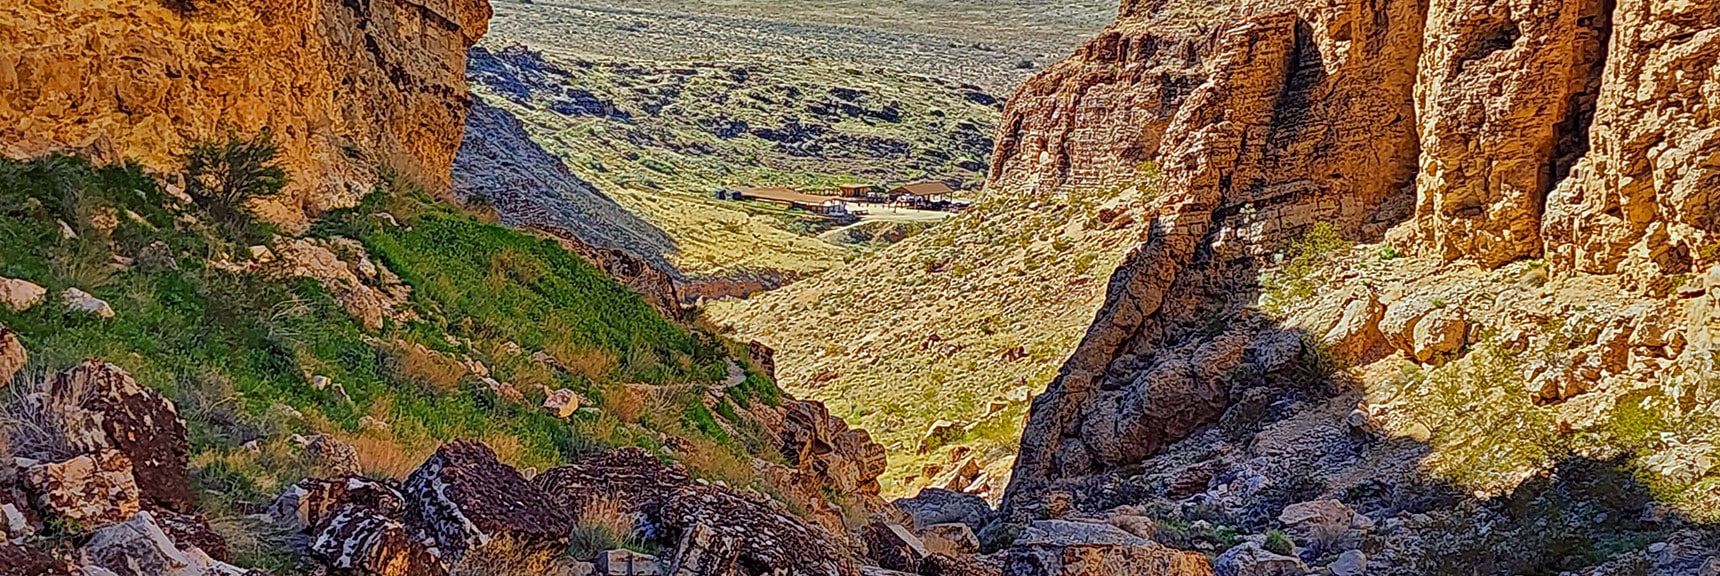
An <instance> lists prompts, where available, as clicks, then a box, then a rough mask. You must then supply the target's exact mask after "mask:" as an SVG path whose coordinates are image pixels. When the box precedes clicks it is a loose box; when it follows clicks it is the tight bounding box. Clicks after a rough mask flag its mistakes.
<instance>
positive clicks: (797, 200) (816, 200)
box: [731, 186, 848, 216]
mask: <svg viewBox="0 0 1720 576" xmlns="http://www.w3.org/2000/svg"><path fill="white" fill-rule="evenodd" d="M737 195H738V196H739V197H738V198H735V199H736V200H758V201H761V202H772V203H776V204H782V205H784V206H787V207H789V208H799V209H801V210H807V211H810V212H815V213H818V214H823V215H825V216H847V215H848V202H847V201H845V200H843V199H841V198H835V197H831V196H817V195H813V194H807V193H804V192H800V191H798V190H794V189H792V188H783V187H780V186H776V187H769V188H744V189H741V190H739V191H737V192H733V193H731V197H733V196H737Z"/></svg>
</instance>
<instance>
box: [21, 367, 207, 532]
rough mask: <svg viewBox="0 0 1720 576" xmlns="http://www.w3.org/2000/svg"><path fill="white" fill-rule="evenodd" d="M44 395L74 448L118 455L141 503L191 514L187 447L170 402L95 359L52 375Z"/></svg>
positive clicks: (181, 423)
mask: <svg viewBox="0 0 1720 576" xmlns="http://www.w3.org/2000/svg"><path fill="white" fill-rule="evenodd" d="M47 396H48V399H49V401H48V406H49V408H50V409H51V410H52V411H54V413H55V418H56V419H57V420H58V423H59V425H60V428H61V429H62V430H63V431H65V433H66V435H67V436H66V440H67V442H68V444H70V445H71V446H72V447H73V448H76V449H78V450H81V451H83V452H85V453H89V454H100V453H104V452H106V451H109V450H112V451H117V452H119V453H120V454H123V455H124V456H125V457H126V458H127V459H129V460H130V465H129V468H130V469H131V472H130V474H131V475H132V476H134V477H135V478H136V481H137V489H138V490H139V491H140V493H141V495H142V497H143V500H144V501H145V502H146V503H148V504H149V505H151V506H159V507H162V508H167V509H169V510H175V511H180V512H187V511H190V510H191V508H192V500H191V492H190V489H189V483H188V481H187V479H186V476H185V466H186V464H187V462H188V459H189V457H190V453H191V445H190V442H189V441H188V440H187V439H186V430H185V422H184V421H182V420H180V419H179V410H178V409H177V408H175V407H174V405H173V403H172V402H169V401H167V399H166V398H162V397H161V395H160V394H157V393H156V392H155V391H154V390H150V389H148V388H144V387H142V386H139V385H138V383H137V381H135V380H132V378H131V376H130V375H127V374H126V373H125V371H123V370H121V369H120V368H119V367H118V366H115V365H113V364H108V363H105V362H99V361H95V360H90V361H86V362H84V363H83V364H80V365H78V366H77V367H75V368H72V369H71V370H67V371H65V372H62V373H60V374H57V375H55V376H54V377H53V378H52V379H51V380H49V381H48V384H47Z"/></svg>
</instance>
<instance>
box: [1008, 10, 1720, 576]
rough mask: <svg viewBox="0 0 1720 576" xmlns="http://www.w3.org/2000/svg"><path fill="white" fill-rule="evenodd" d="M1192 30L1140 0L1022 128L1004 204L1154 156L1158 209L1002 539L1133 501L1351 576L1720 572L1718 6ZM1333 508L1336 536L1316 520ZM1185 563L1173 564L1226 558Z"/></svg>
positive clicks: (1014, 488) (1036, 98)
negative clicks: (1360, 574) (1010, 197)
mask: <svg viewBox="0 0 1720 576" xmlns="http://www.w3.org/2000/svg"><path fill="white" fill-rule="evenodd" d="M1197 4H1199V3H1192V2H1177V1H1174V0H1173V1H1169V2H1142V3H1135V2H1126V3H1124V5H1123V13H1122V16H1121V18H1120V20H1119V23H1118V24H1116V25H1115V26H1113V28H1111V29H1110V30H1108V31H1107V32H1106V33H1105V34H1103V35H1101V36H1100V37H1099V38H1097V39H1095V40H1094V41H1093V42H1091V43H1089V44H1088V45H1087V46H1086V47H1084V48H1083V49H1082V50H1081V51H1079V52H1078V53H1077V54H1076V56H1075V57H1074V58H1072V59H1071V60H1069V61H1067V62H1065V63H1063V64H1061V65H1059V66H1057V67H1054V68H1053V69H1052V70H1051V71H1048V72H1047V73H1045V74H1042V75H1041V76H1040V77H1039V78H1037V79H1035V80H1034V81H1032V82H1030V83H1029V84H1028V86H1026V87H1024V88H1023V89H1022V90H1021V91H1020V92H1019V93H1018V94H1017V95H1016V97H1015V98H1014V99H1013V100H1012V102H1011V104H1010V106H1009V108H1008V110H1007V111H1006V112H1005V123H1004V128H1003V129H1002V132H1001V133H1000V137H999V148H998V153H997V154H996V155H995V157H994V159H993V162H994V173H993V179H994V180H993V184H994V185H995V186H998V187H1000V188H1002V189H1004V190H1019V191H1023V192H1026V193H1036V194H1047V193H1068V192H1069V191H1079V190H1084V189H1094V188H1102V187H1104V186H1106V185H1109V184H1111V183H1113V182H1117V181H1127V180H1128V179H1130V178H1131V177H1132V174H1133V171H1134V167H1135V166H1139V165H1141V163H1143V162H1146V161H1153V162H1155V163H1156V165H1157V166H1158V167H1159V168H1160V169H1161V170H1162V173H1163V179H1164V194H1163V196H1162V197H1161V198H1160V199H1159V201H1157V202H1156V203H1155V204H1154V205H1153V206H1151V207H1150V209H1149V210H1150V211H1151V212H1153V214H1152V216H1150V217H1149V218H1147V219H1145V220H1144V221H1143V225H1142V226H1141V227H1140V230H1141V239H1142V241H1141V243H1140V245H1139V246H1138V247H1136V248H1135V250H1134V251H1133V252H1132V253H1131V254H1130V255H1129V256H1128V257H1127V258H1126V260H1125V262H1124V264H1123V265H1122V266H1121V267H1120V268H1119V269H1118V270H1117V272H1116V273H1115V274H1114V275H1113V276H1112V278H1111V282H1110V286H1109V288H1108V292H1109V293H1108V294H1107V296H1106V299H1105V302H1104V305H1103V307H1102V308H1101V309H1100V311H1099V313H1098V315H1097V318H1096V319H1095V321H1094V323H1093V325H1092V326H1090V327H1089V328H1088V330H1087V333H1086V336H1085V337H1084V339H1083V340H1082V341H1081V343H1080V344H1079V345H1078V346H1077V347H1076V349H1075V351H1074V353H1073V354H1072V356H1071V357H1070V358H1069V360H1068V361H1067V362H1066V363H1065V364H1064V366H1063V367H1062V369H1061V371H1060V373H1059V375H1058V376H1057V378H1056V379H1055V380H1054V381H1053V382H1052V384H1051V385H1050V387H1049V388H1048V389H1047V391H1046V392H1045V394H1044V395H1042V396H1040V397H1039V398H1038V399H1036V400H1035V402H1034V404H1033V408H1032V410H1031V413H1030V416H1029V422H1028V424H1027V429H1026V431H1025V432H1024V434H1023V437H1022V446H1021V453H1020V455H1019V457H1018V459H1017V462H1016V467H1015V471H1014V478H1013V480H1012V482H1011V485H1010V488H1009V494H1008V495H1007V496H1006V500H1005V504H1004V506H1005V510H1004V513H1005V519H1006V522H1004V523H1002V524H1000V526H999V527H998V528H997V531H998V532H1006V531H1007V530H1008V528H1007V526H1006V525H1007V524H1010V523H1019V522H1026V521H1029V520H1032V519H1034V518H1043V517H1047V516H1060V515H1068V514H1075V515H1078V516H1079V515H1088V516H1090V515H1095V514H1096V515H1098V516H1099V517H1104V516H1105V515H1106V511H1107V510H1110V511H1111V512H1110V514H1112V515H1113V516H1115V515H1117V514H1118V512H1117V511H1118V510H1122V509H1121V508H1116V507H1117V506H1122V505H1127V506H1134V507H1136V508H1129V510H1135V511H1139V510H1141V509H1142V508H1139V507H1145V509H1151V510H1155V511H1156V512H1155V513H1154V514H1156V515H1158V516H1162V517H1163V518H1161V521H1167V520H1168V521H1169V522H1172V523H1173V524H1174V523H1187V522H1190V521H1194V520H1199V521H1201V522H1203V523H1204V524H1205V526H1207V527H1209V528H1210V527H1212V526H1220V527H1223V528H1224V529H1226V530H1231V531H1233V533H1234V532H1235V531H1241V532H1243V533H1247V532H1260V531H1265V530H1268V529H1281V530H1283V531H1284V532H1285V533H1288V534H1290V535H1291V536H1292V537H1293V540H1294V542H1295V543H1296V546H1295V551H1296V552H1298V553H1299V555H1300V556H1301V559H1300V560H1298V562H1300V561H1307V562H1311V563H1316V564H1318V565H1328V564H1329V565H1330V566H1329V569H1331V570H1332V571H1333V572H1336V573H1343V572H1340V568H1341V567H1340V565H1339V562H1346V563H1347V564H1345V566H1344V567H1343V568H1344V569H1346V570H1347V569H1349V567H1353V566H1354V560H1356V557H1353V556H1352V557H1350V558H1349V559H1348V560H1345V559H1344V555H1345V554H1349V552H1350V551H1352V550H1366V554H1365V555H1366V556H1369V557H1373V558H1374V562H1372V563H1366V562H1364V564H1366V565H1367V571H1368V573H1455V572H1459V571H1460V572H1462V573H1469V572H1470V571H1471V570H1474V569H1479V570H1481V571H1482V572H1485V573H1526V572H1539V571H1546V572H1549V573H1550V572H1557V571H1560V570H1569V571H1575V570H1581V569H1589V570H1599V571H1600V572H1599V573H1613V571H1616V570H1623V569H1626V568H1625V567H1627V566H1634V567H1638V568H1640V569H1646V570H1649V571H1651V572H1653V573H1694V572H1686V570H1689V571H1695V570H1698V569H1700V568H1701V567H1702V566H1703V565H1704V562H1706V563H1707V565H1709V566H1716V565H1720V560H1716V559H1714V558H1712V557H1710V556H1708V555H1707V553H1705V552H1704V551H1705V550H1706V551H1711V550H1713V548H1712V547H1711V542H1710V541H1709V539H1710V538H1711V537H1712V535H1711V534H1710V532H1709V531H1708V530H1707V529H1705V528H1702V523H1705V522H1711V521H1713V520H1714V519H1715V516H1714V510H1716V509H1717V507H1716V499H1715V498H1714V497H1713V493H1712V491H1711V487H1712V486H1713V485H1714V483H1715V482H1716V481H1717V479H1716V474H1715V469H1714V466H1713V464H1712V463H1713V462H1714V458H1713V455H1712V453H1713V448H1712V447H1713V446H1714V445H1715V444H1714V443H1715V441H1716V440H1720V439H1717V438H1714V437H1712V433H1711V432H1710V431H1707V425H1706V424H1704V423H1705V422H1708V421H1710V420H1709V419H1710V418H1712V416H1713V415H1714V414H1715V410H1717V409H1720V404H1717V402H1716V400H1720V398H1716V397H1715V396H1713V395H1712V393H1711V392H1710V390H1711V386H1710V385H1709V384H1708V383H1709V382H1711V381H1712V376H1711V375H1712V374H1713V370H1714V367H1713V365H1712V353H1711V350H1710V349H1709V347H1708V342H1709V331H1710V330H1711V329H1710V328H1709V326H1710V324H1711V312H1710V310H1711V307H1710V304H1709V300H1710V299H1711V295H1710V289H1711V286H1713V285H1712V284H1710V283H1709V280H1708V277H1709V276H1710V272H1709V271H1710V269H1711V268H1713V267H1714V266H1715V265H1716V264H1720V261H1715V260H1714V256H1715V251H1714V250H1713V249H1712V248H1711V247H1710V246H1711V244H1710V243H1711V242H1712V241H1711V240H1710V239H1709V235H1710V234H1712V233H1713V232H1714V222H1713V221H1712V218H1711V217H1710V216H1709V214H1710V213H1711V211H1710V210H1707V209H1706V208H1698V207H1699V206H1702V207H1705V206H1707V204H1706V202H1708V198H1709V193H1710V192H1709V191H1710V190H1711V189H1712V185H1711V183H1712V182H1713V181H1714V180H1715V174H1714V172H1715V169H1714V167H1713V163H1712V161H1711V160H1712V158H1713V157H1714V155H1715V154H1716V153H1717V151H1720V140H1716V138H1715V135H1714V133H1715V129H1714V126H1715V122H1714V121H1713V118H1711V117H1709V116H1708V113H1707V112H1706V111H1707V110H1708V109H1709V107H1710V106H1711V103H1712V101H1713V97H1712V94H1713V93H1714V86H1716V85H1717V82H1716V78H1715V75H1716V74H1717V73H1720V72H1717V70H1716V69H1715V68H1713V67H1712V65H1711V64H1712V62H1713V55H1714V54H1715V51H1716V50H1720V44H1717V43H1716V42H1715V41H1714V40H1715V39H1716V38H1720V36H1716V34H1715V32H1716V30H1717V29H1720V4H1717V3H1713V2H1701V1H1695V2H1678V3H1662V2H1645V1H1620V2H1617V3H1612V2H1607V3H1602V2H1589V1H1581V0H1573V1H1566V2H1490V3H1488V2H1463V1H1435V2H1431V3H1421V2H1409V1H1403V2H1399V1H1337V2H1245V3H1237V4H1236V6H1235V7H1236V8H1237V9H1236V10H1234V11H1232V12H1230V13H1229V14H1228V15H1221V13H1220V12H1218V11H1214V12H1212V13H1211V14H1210V17H1208V18H1194V19H1190V18H1188V15H1189V9H1190V8H1191V7H1194V5H1197ZM1704 102H1707V103H1709V104H1704ZM1699 183H1709V184H1707V185H1704V184H1699ZM1358 243H1359V244H1360V245H1358ZM1595 490H1600V491H1603V492H1607V493H1609V494H1611V495H1613V496H1616V497H1607V498H1602V497H1599V496H1598V495H1597V493H1596V492H1594V491H1595ZM1331 499H1338V500H1342V503H1341V504H1342V505H1343V506H1344V508H1343V509H1344V510H1346V512H1344V513H1342V514H1337V515H1336V516H1331V515H1325V516H1331V517H1332V518H1333V519H1332V520H1331V523H1333V524H1334V525H1333V526H1328V527H1325V528H1321V529H1320V532H1319V533H1318V534H1316V533H1314V531H1312V530H1311V529H1310V528H1309V527H1308V526H1306V525H1304V524H1303V519H1305V518H1307V517H1308V516H1307V515H1306V514H1305V513H1304V512H1306V509H1304V508H1298V507H1299V506H1303V505H1304V504H1306V505H1309V506H1312V505H1313V504H1316V503H1318V502H1319V501H1323V500H1331ZM1526 502H1534V503H1535V504H1533V505H1532V507H1531V508H1529V509H1525V508H1522V507H1521V506H1522V503H1526ZM1321 506H1326V507H1327V508H1331V509H1334V510H1335V509H1337V508H1335V507H1333V506H1327V505H1324V504H1321ZM1352 508H1353V510H1352ZM1297 510H1300V511H1301V512H1297V513H1296V514H1292V512H1293V511H1297ZM1597 511H1599V512H1600V514H1601V516H1593V514H1595V513H1596V512H1597ZM1350 514H1359V516H1355V517H1351V516H1350ZM1338 516H1343V517H1344V518H1341V519H1340V518H1337V517H1338ZM1621 517H1623V518H1640V520H1625V521H1619V520H1617V519H1618V518H1621ZM1355 518H1366V519H1368V521H1367V522H1356V521H1353V520H1355ZM1599 518H1608V519H1610V520H1602V519H1599ZM1379 519H1385V522H1382V523H1376V522H1375V521H1376V520H1379ZM1321 522H1325V520H1322V521H1321ZM1339 524H1341V525H1342V526H1339ZM1017 526H1019V524H1017ZM1179 526H1186V524H1181V525H1179ZM1434 533H1438V534H1439V536H1437V537H1435V536H1434ZM1187 534H1188V532H1187V530H1183V531H1182V535H1178V534H1176V533H1172V534H1166V535H1164V536H1163V537H1162V538H1160V539H1161V540H1164V541H1167V542H1178V543H1179V544H1180V545H1183V546H1205V547H1207V548H1208V549H1212V550H1214V551H1215V552H1216V551H1219V550H1223V549H1224V547H1229V546H1232V545H1233V542H1234V540H1232V542H1225V541H1224V538H1222V537H1212V534H1210V533H1208V534H1207V537H1205V538H1196V539H1193V540H1189V539H1187ZM1501 535H1504V536H1501ZM1220 536H1222V535H1220ZM1500 538H1503V540H1500ZM1704 542H1709V543H1708V544H1704ZM1271 543H1272V540H1271V539H1270V538H1268V539H1267V540H1265V544H1266V545H1270V544H1271ZM1649 543H1654V545H1653V546H1649V545H1648V544H1649ZM1259 545H1261V544H1259V543H1258V542H1256V543H1243V544H1240V545H1235V547H1234V548H1232V549H1231V550H1230V551H1229V552H1226V553H1225V554H1222V555H1220V557H1219V558H1217V559H1216V560H1215V562H1216V565H1215V568H1217V569H1218V571H1220V572H1225V571H1226V570H1229V569H1234V568H1233V567H1234V566H1235V564H1233V562H1235V561H1237V560H1238V559H1239V558H1255V559H1259V558H1260V557H1259V556H1258V555H1257V554H1255V552H1254V551H1253V550H1255V549H1250V548H1249V546H1259ZM1215 547H1216V548H1215ZM1280 553H1282V551H1280ZM1226 566H1232V568H1227V567H1226ZM1596 566H1601V567H1600V568H1595V567H1596ZM1477 567H1479V568H1477ZM1638 568H1631V569H1638ZM1297 569H1302V568H1297Z"/></svg>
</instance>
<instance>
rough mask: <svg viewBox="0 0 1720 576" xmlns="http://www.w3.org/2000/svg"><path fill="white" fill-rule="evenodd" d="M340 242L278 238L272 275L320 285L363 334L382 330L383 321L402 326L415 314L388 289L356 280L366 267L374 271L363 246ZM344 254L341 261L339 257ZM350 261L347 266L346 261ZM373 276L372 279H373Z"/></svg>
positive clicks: (394, 291) (362, 279)
mask: <svg viewBox="0 0 1720 576" xmlns="http://www.w3.org/2000/svg"><path fill="white" fill-rule="evenodd" d="M341 240H344V239H341V238H336V239H334V240H324V239H311V238H290V239H289V238H282V239H280V240H277V241H276V242H275V246H274V250H273V252H274V254H275V255H276V256H277V257H278V258H279V262H278V263H276V264H274V265H273V266H272V268H271V269H272V270H273V271H274V273H275V274H278V275H281V276H285V277H290V278H310V279H313V280H316V281H317V282H318V283H320V284H322V285H323V287H324V288H326V289H327V290H328V291H329V292H330V293H331V294H333V296H334V299H335V301H336V302H339V303H340V305H341V308H342V309H344V310H346V313H347V314H349V315H351V316H352V317H353V318H356V319H357V320H358V321H359V323H360V324H362V325H364V327H365V329H366V330H370V331H373V332H374V331H377V330H381V329H382V323H383V321H384V320H393V321H396V322H406V321H411V320H415V319H417V317H418V316H417V314H415V313H413V312H412V310H411V309H410V308H409V307H408V306H407V305H406V304H407V303H406V297H405V296H404V295H402V294H397V293H396V292H398V290H393V287H392V286H383V285H379V284H378V283H376V282H367V281H366V280H365V279H364V278H362V277H361V276H360V272H361V271H363V270H364V269H365V268H366V267H367V265H368V267H369V268H375V264H373V263H371V262H370V259H369V255H368V254H367V253H366V252H365V251H364V246H363V245H357V246H352V245H347V244H344V243H342V242H341ZM343 252H344V253H345V254H346V258H345V259H342V257H341V253H343ZM349 260H350V261H351V263H349V262H348V261H349ZM373 276H374V275H373Z"/></svg>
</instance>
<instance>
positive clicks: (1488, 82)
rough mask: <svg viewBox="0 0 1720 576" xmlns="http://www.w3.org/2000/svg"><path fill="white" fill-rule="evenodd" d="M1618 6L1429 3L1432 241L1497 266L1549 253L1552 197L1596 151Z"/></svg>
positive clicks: (1425, 109)
mask: <svg viewBox="0 0 1720 576" xmlns="http://www.w3.org/2000/svg"><path fill="white" fill-rule="evenodd" d="M1610 6H1611V3H1609V2H1602V0H1564V1H1557V2H1530V1H1516V2H1487V1H1472V0H1438V1H1435V2H1433V3H1432V4H1431V5H1430V6H1429V8H1428V15H1427V31H1426V38H1427V40H1426V42H1425V44H1424V47H1423V52H1422V61H1421V65H1420V79H1419V81H1418V83H1417V93H1416V112H1417V114H1418V116H1417V117H1418V119H1419V122H1420V124H1421V133H1420V136H1421V146H1422V155H1421V174H1420V176H1419V180H1418V182H1417V207H1416V222H1417V230H1418V232H1419V234H1420V235H1421V236H1422V238H1421V244H1422V245H1423V246H1426V247H1427V248H1428V249H1430V250H1432V251H1433V252H1434V253H1436V254H1438V255H1439V256H1441V257H1444V258H1447V259H1455V258H1459V257H1466V258H1472V259H1475V260H1476V261H1479V262H1481V263H1483V264H1485V265H1488V266H1497V265H1500V264H1504V263H1506V262H1510V261H1512V260H1517V259H1519V258H1527V257H1533V256H1535V255H1538V254H1539V253H1540V251H1541V242H1540V228H1541V213H1542V207H1543V205H1544V204H1545V203H1546V200H1547V194H1548V192H1549V191H1550V190H1552V189H1553V186H1554V185H1556V184H1558V182H1559V181H1560V180H1562V179H1564V178H1565V175H1566V174H1568V173H1569V172H1570V170H1571V166H1572V165H1573V164H1574V163H1576V161H1577V158H1579V157H1581V156H1582V155H1583V153H1584V152H1585V151H1586V150H1587V149H1588V139H1587V131H1588V128H1589V123H1590V121H1591V119H1592V118H1593V117H1594V114H1595V99H1596V96H1598V95H1599V92H1600V72H1601V65H1602V63H1603V61H1604V60H1605V58H1606V55H1607V42H1608V36H1609V35H1610V34H1611V32H1612V30H1611V28H1610V26H1611V18H1612V14H1611V13H1609V11H1608V9H1609V8H1610Z"/></svg>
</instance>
